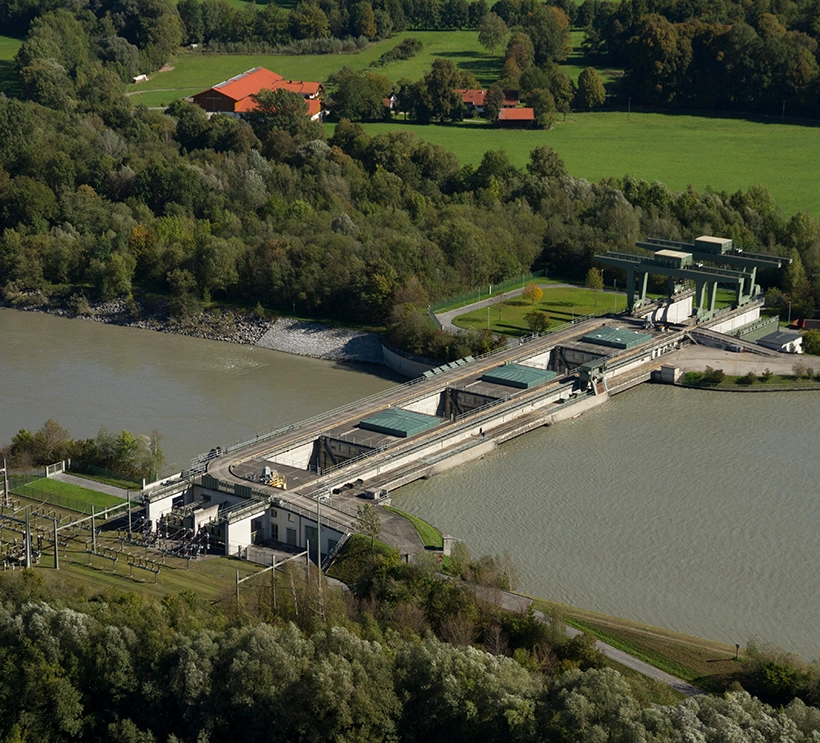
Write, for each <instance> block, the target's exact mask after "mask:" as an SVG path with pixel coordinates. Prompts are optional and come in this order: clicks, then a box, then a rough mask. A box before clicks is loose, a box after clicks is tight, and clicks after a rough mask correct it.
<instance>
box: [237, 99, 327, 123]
mask: <svg viewBox="0 0 820 743" xmlns="http://www.w3.org/2000/svg"><path fill="white" fill-rule="evenodd" d="M305 103H307V115H308V116H310V118H313V117H314V116H316V114H318V113H319V111H321V110H322V102H321V101H320V100H319V99H318V98H306V99H305ZM255 109H256V101H255V100H254V99H253V97H252V96H248V97H247V98H243V99H242V100H241V101H239V102H238V103H237V104H236V106H234V111H235V112H236V113H238V114H244V113H247V112H248V111H253V110H255Z"/></svg>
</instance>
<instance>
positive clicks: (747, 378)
mask: <svg viewBox="0 0 820 743" xmlns="http://www.w3.org/2000/svg"><path fill="white" fill-rule="evenodd" d="M756 381H757V375H756V374H755V373H754V372H751V371H750V372H749V373H748V374H744V375H743V376H742V377H738V380H737V383H738V384H747V385H748V384H754V383H755V382H756Z"/></svg>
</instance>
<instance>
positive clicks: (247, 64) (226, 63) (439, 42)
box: [128, 31, 501, 106]
mask: <svg viewBox="0 0 820 743" xmlns="http://www.w3.org/2000/svg"><path fill="white" fill-rule="evenodd" d="M409 37H412V38H415V39H419V40H420V41H421V42H422V44H424V48H423V49H422V51H421V52H420V53H419V54H417V55H416V56H415V57H413V58H412V59H406V60H398V61H396V62H392V63H391V64H389V65H387V66H385V67H376V68H372V69H373V71H374V72H377V73H378V74H380V75H384V76H385V77H387V78H389V79H390V80H392V81H393V82H398V81H399V80H400V79H401V78H408V79H410V80H417V79H418V78H420V77H421V76H422V75H424V73H425V72H426V71H427V70H429V69H430V67H431V65H432V63H433V59H435V58H436V57H444V58H448V59H451V60H452V61H453V62H454V63H455V64H456V65H458V66H459V67H461V68H462V69H466V70H470V71H471V72H473V73H474V74H475V75H476V77H477V78H478V80H479V82H480V83H481V84H482V85H490V84H492V83H493V82H494V81H495V80H496V79H497V78H498V75H499V73H500V69H501V56H500V55H496V56H495V57H493V56H491V55H490V54H489V52H487V51H486V50H484V49H483V48H482V47H481V46H480V45H479V43H478V38H477V34H476V33H475V32H474V31H405V32H403V33H401V34H396V35H395V36H393V37H392V38H390V39H386V40H384V41H380V42H377V43H375V44H372V45H371V46H369V47H367V48H366V49H362V50H361V51H359V52H350V53H345V54H305V55H299V56H293V55H281V54H280V55H276V54H208V53H205V52H201V51H185V52H182V53H180V54H179V55H177V56H176V57H175V58H174V59H173V60H172V61H171V63H170V66H171V67H173V69H172V70H168V71H167V72H161V73H154V74H153V75H151V76H150V78H151V79H150V80H149V81H148V82H145V83H139V84H137V85H129V86H128V92H129V94H130V95H131V98H132V102H133V103H135V104H136V103H144V104H145V105H146V106H167V105H168V104H169V103H170V102H171V101H173V100H175V99H177V98H182V97H185V96H190V95H194V94H195V93H199V92H200V91H202V90H205V89H206V88H209V87H210V86H212V85H215V84H216V83H218V82H222V81H223V80H227V79H228V78H230V77H233V76H234V75H238V74H239V73H241V72H244V71H245V70H249V69H251V68H252V67H257V66H261V67H267V68H268V69H271V70H275V71H276V72H278V73H279V74H280V75H284V77H285V78H290V79H298V80H320V81H325V80H327V78H328V77H329V76H330V75H332V74H333V73H334V72H338V71H339V70H340V69H341V68H342V67H344V66H345V65H346V66H348V67H350V68H351V69H354V70H363V69H370V63H371V62H373V61H375V60H377V59H378V58H379V57H381V55H382V54H384V53H385V52H386V51H388V50H389V49H392V48H393V47H395V46H397V45H398V44H399V43H400V42H401V41H402V40H403V39H406V38H409Z"/></svg>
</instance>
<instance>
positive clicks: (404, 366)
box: [382, 346, 435, 379]
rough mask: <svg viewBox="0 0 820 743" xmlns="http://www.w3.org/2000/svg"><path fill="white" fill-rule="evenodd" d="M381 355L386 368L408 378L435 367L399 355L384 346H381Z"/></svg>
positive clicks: (418, 375) (413, 377)
mask: <svg viewBox="0 0 820 743" xmlns="http://www.w3.org/2000/svg"><path fill="white" fill-rule="evenodd" d="M382 357H383V358H384V363H385V366H387V368H388V369H392V370H393V371H394V372H396V373H397V374H401V375H402V376H404V377H407V378H408V379H415V378H416V377H420V376H421V375H422V374H424V372H426V371H429V370H430V369H434V368H435V367H434V366H432V365H431V364H425V363H422V362H420V361H414V360H413V359H408V358H405V357H404V356H400V355H399V354H397V353H394V352H393V351H391V350H390V349H388V348H385V347H384V346H382Z"/></svg>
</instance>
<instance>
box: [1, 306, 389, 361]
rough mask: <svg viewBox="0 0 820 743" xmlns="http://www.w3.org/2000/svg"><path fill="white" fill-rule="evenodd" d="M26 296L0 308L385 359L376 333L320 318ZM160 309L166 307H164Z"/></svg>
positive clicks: (338, 356)
mask: <svg viewBox="0 0 820 743" xmlns="http://www.w3.org/2000/svg"><path fill="white" fill-rule="evenodd" d="M28 299H29V301H28V302H25V303H20V302H15V303H12V302H8V301H6V302H0V306H1V307H9V308H11V309H16V310H22V311H25V312H43V313H46V314H49V315H56V316H58V317H68V318H73V319H82V320H91V321H93V322H102V323H108V324H111V325H121V326H123V327H129V328H141V329H143V330H156V331H159V332H162V333H175V334H177V335H185V336H188V337H191V338H203V339H206V340H212V341H224V342H226V343H239V344H241V345H246V346H258V347H260V348H267V349H270V350H273V351H281V352H283V353H291V354H297V355H299V356H310V357H312V358H317V359H330V360H334V361H345V362H357V363H369V364H383V363H384V360H383V358H382V351H381V340H380V338H379V336H377V335H376V334H375V333H364V332H361V331H355V330H347V329H345V328H329V327H327V326H325V325H322V324H321V323H316V322H306V321H302V320H294V319H292V318H285V317H281V318H277V319H275V320H273V321H271V320H268V319H265V318H261V317H258V316H256V315H255V314H253V313H243V312H234V311H216V312H201V313H199V314H197V315H192V316H190V317H186V318H171V317H168V315H167V312H164V311H162V310H161V311H159V312H153V313H151V312H149V311H148V310H147V308H146V307H145V306H144V305H143V304H141V303H140V302H138V301H134V300H131V301H126V300H124V299H118V300H115V301H112V302H99V303H96V304H89V306H88V309H87V311H84V312H82V313H80V314H78V313H75V312H72V311H71V310H69V309H66V308H63V307H53V306H51V305H50V304H49V302H48V300H47V299H46V298H45V297H43V298H42V301H37V299H38V298H37V297H33V296H32V297H29V298H28ZM163 310H164V308H163Z"/></svg>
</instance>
